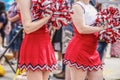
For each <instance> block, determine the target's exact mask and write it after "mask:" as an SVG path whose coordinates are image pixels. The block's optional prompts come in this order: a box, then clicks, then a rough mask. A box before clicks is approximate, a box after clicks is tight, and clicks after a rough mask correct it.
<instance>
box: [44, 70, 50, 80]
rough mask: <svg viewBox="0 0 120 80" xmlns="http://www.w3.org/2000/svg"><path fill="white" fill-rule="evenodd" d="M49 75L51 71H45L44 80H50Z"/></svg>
mask: <svg viewBox="0 0 120 80" xmlns="http://www.w3.org/2000/svg"><path fill="white" fill-rule="evenodd" d="M49 74H50V71H47V70H45V71H43V80H48V77H49Z"/></svg>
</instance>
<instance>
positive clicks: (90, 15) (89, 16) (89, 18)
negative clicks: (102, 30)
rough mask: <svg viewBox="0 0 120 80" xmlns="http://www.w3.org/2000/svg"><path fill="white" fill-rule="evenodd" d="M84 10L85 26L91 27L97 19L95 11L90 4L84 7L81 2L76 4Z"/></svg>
mask: <svg viewBox="0 0 120 80" xmlns="http://www.w3.org/2000/svg"><path fill="white" fill-rule="evenodd" d="M77 4H79V5H80V6H81V7H82V8H83V9H84V14H85V15H84V17H85V24H86V25H92V24H94V23H95V20H96V18H97V10H96V9H95V8H94V7H93V6H92V5H90V4H88V5H86V4H84V3H82V2H81V1H79V2H77Z"/></svg>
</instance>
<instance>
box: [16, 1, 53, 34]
mask: <svg viewBox="0 0 120 80" xmlns="http://www.w3.org/2000/svg"><path fill="white" fill-rule="evenodd" d="M17 3H18V5H19V9H20V13H21V18H22V23H23V28H24V31H25V32H26V33H27V34H29V33H32V32H34V31H36V30H38V29H40V28H41V27H42V26H43V25H45V24H46V23H47V22H48V20H49V19H50V17H51V16H47V17H44V18H42V19H40V20H38V21H34V22H32V17H31V15H30V14H31V12H30V0H17Z"/></svg>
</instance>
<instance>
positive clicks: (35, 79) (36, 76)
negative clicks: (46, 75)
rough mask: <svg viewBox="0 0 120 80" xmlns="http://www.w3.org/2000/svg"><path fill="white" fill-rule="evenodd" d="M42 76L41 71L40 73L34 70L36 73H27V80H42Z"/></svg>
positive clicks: (29, 71)
mask: <svg viewBox="0 0 120 80" xmlns="http://www.w3.org/2000/svg"><path fill="white" fill-rule="evenodd" d="M42 75H43V74H42V71H40V70H36V71H32V70H28V71H27V79H28V80H43V76H42Z"/></svg>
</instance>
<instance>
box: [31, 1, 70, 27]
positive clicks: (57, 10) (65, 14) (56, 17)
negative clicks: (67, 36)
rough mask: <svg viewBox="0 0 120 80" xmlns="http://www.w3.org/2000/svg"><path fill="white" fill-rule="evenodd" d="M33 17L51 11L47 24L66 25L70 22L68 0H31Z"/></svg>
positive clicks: (39, 16) (42, 15) (38, 16)
mask: <svg viewBox="0 0 120 80" xmlns="http://www.w3.org/2000/svg"><path fill="white" fill-rule="evenodd" d="M32 1H33V9H32V13H33V15H34V17H35V18H43V17H44V16H45V15H48V14H50V13H51V12H53V15H52V17H51V19H50V20H49V24H50V25H51V26H54V27H61V26H66V25H68V24H69V22H71V17H70V14H71V13H72V12H71V11H70V9H71V6H70V3H69V0H32Z"/></svg>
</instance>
